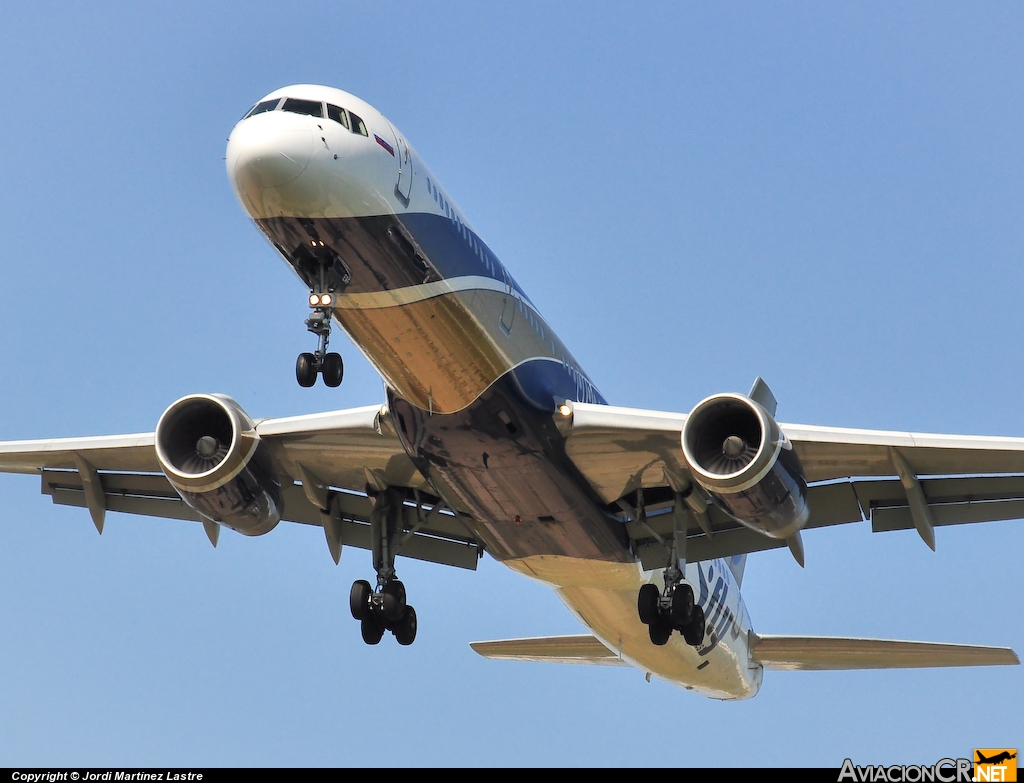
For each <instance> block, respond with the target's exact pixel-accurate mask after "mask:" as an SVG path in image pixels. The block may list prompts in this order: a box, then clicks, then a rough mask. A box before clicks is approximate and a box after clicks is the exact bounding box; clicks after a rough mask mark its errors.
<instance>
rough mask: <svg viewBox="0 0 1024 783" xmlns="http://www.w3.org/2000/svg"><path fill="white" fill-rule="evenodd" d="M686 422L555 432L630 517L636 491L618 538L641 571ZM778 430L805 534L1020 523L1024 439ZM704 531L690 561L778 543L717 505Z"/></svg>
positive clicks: (624, 416)
mask: <svg viewBox="0 0 1024 783" xmlns="http://www.w3.org/2000/svg"><path fill="white" fill-rule="evenodd" d="M686 418H687V417H686V414H679V413H665V412H661V411H648V410H638V409H633V408H621V407H614V406H605V405H591V404H586V403H572V415H571V420H570V421H568V422H562V423H561V424H560V428H561V430H562V431H563V433H564V434H566V435H567V442H566V452H567V454H568V456H569V457H570V459H571V460H572V461H573V462H574V463H575V465H576V467H577V468H578V469H579V470H580V472H581V473H582V474H583V476H584V477H585V478H586V479H587V480H588V481H589V482H590V484H591V486H592V487H593V488H594V490H595V491H596V492H597V493H598V494H599V495H600V496H601V498H602V499H603V500H604V501H605V502H606V503H608V504H619V505H620V506H622V505H626V506H627V507H630V506H632V505H633V504H635V503H636V501H637V498H638V493H637V491H638V490H641V491H642V492H643V498H644V502H645V503H646V507H645V511H646V519H645V520H644V521H643V522H642V523H638V522H636V521H635V520H633V521H630V522H627V529H628V530H629V532H630V536H631V537H632V538H633V542H634V548H635V550H636V551H637V552H638V553H639V555H640V558H641V562H643V564H644V565H645V567H648V568H654V567H663V566H664V565H665V564H666V562H667V560H668V556H669V553H668V548H667V544H668V542H669V541H670V540H671V537H672V531H673V521H672V517H673V515H672V514H671V513H669V512H671V510H672V506H673V499H674V493H673V491H672V489H671V487H673V486H678V485H679V484H680V483H689V480H690V471H689V469H688V467H687V465H686V461H685V459H684V458H683V453H682V447H681V445H680V438H681V433H682V428H683V424H684V423H685V422H686ZM779 427H780V428H781V430H782V431H783V432H784V433H785V435H786V437H787V438H788V439H789V440H790V441H791V442H792V443H793V447H794V449H795V450H796V452H797V454H798V455H799V457H800V461H801V463H802V464H803V466H804V470H805V472H806V477H807V480H808V483H809V493H808V499H807V502H808V506H809V507H810V511H811V516H810V520H809V521H808V523H807V525H806V527H805V529H813V528H817V527H826V526H829V525H838V524H846V523H851V522H861V521H870V522H871V527H872V530H873V531H874V532H883V531H890V530H913V529H915V527H916V528H918V529H919V530H920V525H919V520H920V519H921V517H922V514H924V515H925V516H926V517H927V518H928V519H929V521H930V523H931V524H932V525H934V526H935V527H941V526H943V525H957V524H966V523H972V522H989V521H996V520H1004V519H1021V518H1024V438H1000V437H972V436H963V435H932V434H922V433H912V432H890V431H882V430H863V429H844V428H838V427H816V426H808V425H803V424H784V423H780V424H779ZM922 477H925V478H922ZM908 485H909V487H908ZM915 487H916V488H917V489H920V490H921V492H920V493H918V492H917V489H915ZM915 496H916V497H915ZM923 507H924V508H926V510H925V511H923V512H922V508H923ZM701 522H703V525H701V524H698V520H696V519H694V518H693V517H692V516H691V518H690V520H689V522H688V524H687V558H688V559H689V560H691V561H696V560H705V559H709V558H714V557H730V556H732V555H738V554H744V553H748V552H754V551H759V550H764V549H771V548H775V547H781V546H785V545H786V543H785V541H782V540H779V539H773V538H769V537H767V536H764V535H761V534H760V533H757V532H755V531H752V530H750V529H748V528H745V527H743V526H742V525H740V524H739V523H738V522H737V521H736V520H734V519H733V518H732V517H730V516H729V515H727V514H726V513H724V512H723V511H721V510H720V509H718V508H717V507H715V506H714V505H711V506H709V507H708V509H707V517H706V519H704V520H701ZM705 527H706V528H707V530H705V529H704V528H705ZM926 540H927V539H926Z"/></svg>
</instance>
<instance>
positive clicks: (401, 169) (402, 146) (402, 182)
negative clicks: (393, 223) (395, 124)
mask: <svg viewBox="0 0 1024 783" xmlns="http://www.w3.org/2000/svg"><path fill="white" fill-rule="evenodd" d="M395 187H396V190H397V191H398V195H399V197H400V198H401V199H402V201H403V202H404V203H405V205H406V206H409V198H410V196H411V195H412V153H411V152H410V151H409V145H408V144H406V143H405V139H403V138H402V137H401V136H399V137H398V184H397V185H396V186H395Z"/></svg>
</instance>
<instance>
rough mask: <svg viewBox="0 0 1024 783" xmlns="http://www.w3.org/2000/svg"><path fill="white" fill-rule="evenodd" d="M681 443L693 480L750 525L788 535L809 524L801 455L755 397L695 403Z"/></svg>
mask: <svg viewBox="0 0 1024 783" xmlns="http://www.w3.org/2000/svg"><path fill="white" fill-rule="evenodd" d="M682 445H683V456H684V458H685V459H686V462H687V464H688V465H689V468H690V472H691V473H692V474H693V478H694V480H695V481H696V482H697V483H698V484H699V485H700V486H701V487H703V488H704V489H705V490H707V492H708V494H710V495H711V497H712V499H713V500H714V501H715V504H716V505H718V506H719V507H720V508H721V509H722V510H723V511H725V512H726V513H727V514H729V515H730V516H732V517H734V518H735V519H736V520H737V521H739V522H741V523H742V524H743V525H745V526H746V527H749V528H751V529H752V530H757V531H758V532H760V533H763V534H765V535H767V536H770V537H772V538H780V539H785V538H789V537H790V536H792V535H794V534H796V533H797V532H799V531H800V529H801V528H803V526H804V525H805V524H806V523H807V518H808V516H809V515H810V510H809V509H808V507H807V480H806V479H805V478H804V470H803V466H802V465H801V464H800V458H799V457H798V456H797V453H796V451H795V450H794V449H793V444H792V443H790V441H789V440H788V439H787V438H786V436H785V435H784V434H783V432H782V430H780V429H779V425H778V423H777V422H776V421H775V419H774V418H773V417H772V415H771V414H770V413H768V411H766V410H765V409H764V408H763V407H762V406H761V405H759V404H758V403H757V402H755V401H754V400H752V399H750V398H749V397H745V396H743V395H742V394H716V395H714V396H713V397H708V398H707V399H705V400H702V401H701V402H699V403H697V407H695V408H694V409H693V411H692V412H691V413H690V415H689V417H688V418H687V420H686V424H685V425H683V433H682Z"/></svg>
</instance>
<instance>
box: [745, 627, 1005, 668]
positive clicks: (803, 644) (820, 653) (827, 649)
mask: <svg viewBox="0 0 1024 783" xmlns="http://www.w3.org/2000/svg"><path fill="white" fill-rule="evenodd" d="M750 657H751V659H752V660H754V661H756V662H758V663H760V664H761V665H762V666H764V667H765V668H766V669H783V670H790V671H839V670H844V669H924V668H932V667H944V666H1019V665H1020V659H1019V658H1018V657H1017V654H1016V653H1015V652H1014V651H1013V650H1011V649H1010V648H1009V647H982V646H980V645H973V644H939V643H936V642H904V641H896V640H891V639H851V638H843V637H831V636H775V635H767V634H766V635H764V636H760V635H758V634H751V639H750Z"/></svg>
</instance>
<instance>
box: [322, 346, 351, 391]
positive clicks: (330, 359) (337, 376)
mask: <svg viewBox="0 0 1024 783" xmlns="http://www.w3.org/2000/svg"><path fill="white" fill-rule="evenodd" d="M320 372H321V374H322V375H323V376H324V383H325V384H326V385H328V386H330V387H331V388H332V389H334V388H337V387H338V386H341V379H342V378H344V377H345V363H344V362H343V361H342V360H341V354H340V353H329V354H327V355H326V356H325V357H324V365H323V367H321V368H320Z"/></svg>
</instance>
